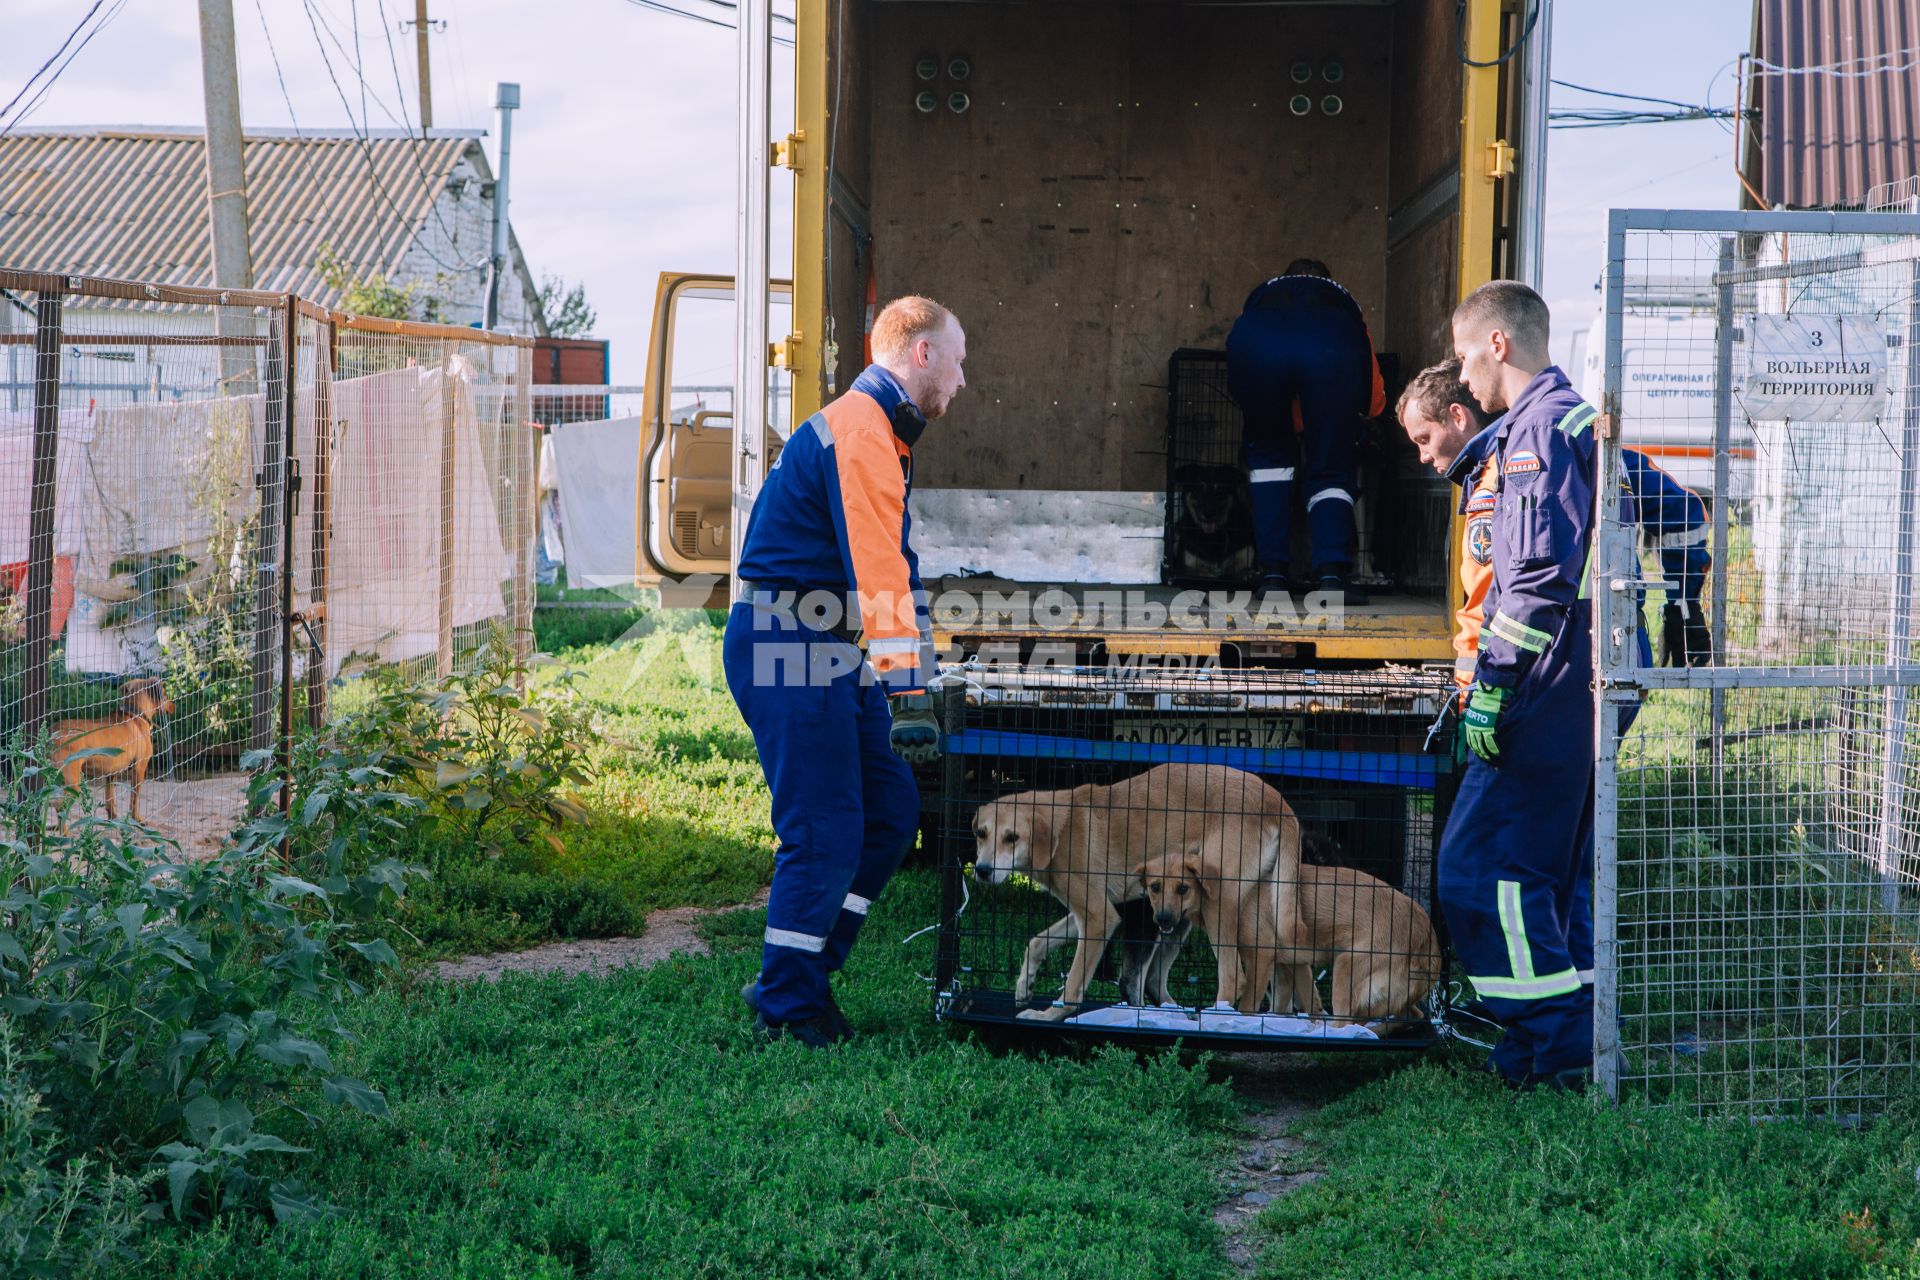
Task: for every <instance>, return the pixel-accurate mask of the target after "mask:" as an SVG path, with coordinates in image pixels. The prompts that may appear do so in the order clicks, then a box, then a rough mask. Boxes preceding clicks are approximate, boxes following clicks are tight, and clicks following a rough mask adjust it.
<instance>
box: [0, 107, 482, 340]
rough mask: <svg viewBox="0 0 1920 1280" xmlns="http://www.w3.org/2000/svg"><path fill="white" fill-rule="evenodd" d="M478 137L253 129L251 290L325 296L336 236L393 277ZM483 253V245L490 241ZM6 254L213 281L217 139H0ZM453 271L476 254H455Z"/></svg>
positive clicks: (110, 134)
mask: <svg viewBox="0 0 1920 1280" xmlns="http://www.w3.org/2000/svg"><path fill="white" fill-rule="evenodd" d="M478 136H479V135H477V134H469V133H461V132H455V131H449V130H434V131H433V132H432V133H431V134H429V135H428V136H427V137H426V138H424V139H422V138H421V137H420V136H419V135H417V134H415V135H413V136H411V137H408V136H405V135H402V134H400V133H399V132H398V131H395V132H392V133H376V134H374V135H372V136H370V137H367V138H366V139H364V140H362V139H360V138H356V137H353V136H352V135H347V134H315V133H311V132H310V133H308V134H306V135H305V136H304V137H296V136H292V135H288V134H282V133H278V132H271V133H268V132H262V133H258V134H249V135H248V136H247V138H246V140H245V144H244V155H245V162H246V173H247V221H248V224H249V228H250V231H251V235H250V237H249V238H250V240H251V242H252V243H251V251H252V258H253V287H254V288H256V289H265V290H271V291H274V292H288V291H290V292H294V293H298V294H300V295H302V296H303V297H306V298H310V299H312V300H313V301H315V302H319V303H321V304H323V305H325V306H335V305H338V302H339V298H338V291H337V290H334V289H331V288H329V287H328V286H327V285H326V283H325V282H324V281H322V280H321V279H320V277H319V273H318V271H317V270H316V268H315V265H314V264H315V259H316V257H317V256H318V250H319V247H320V246H321V245H323V244H327V245H331V246H332V248H333V250H334V252H335V253H336V254H337V255H338V256H339V258H340V260H341V262H342V263H343V264H344V265H345V266H346V267H347V268H348V269H349V271H350V274H353V275H356V276H360V277H365V276H366V275H368V274H370V273H371V272H374V271H379V272H382V273H385V274H388V275H392V274H394V273H395V271H396V269H397V268H398V266H399V263H400V260H401V257H402V256H403V255H404V254H405V253H406V251H407V249H408V248H409V247H410V246H411V245H412V243H413V241H414V239H415V237H416V236H418V235H419V233H420V231H421V229H422V228H423V227H424V226H425V225H426V224H427V222H428V220H429V219H431V218H433V217H435V216H436V215H435V213H434V211H433V203H434V200H435V198H436V197H437V196H438V195H439V193H440V192H442V191H444V190H445V189H446V185H447V179H448V177H449V176H450V175H451V174H452V172H453V170H454V166H455V165H456V164H457V163H458V161H459V160H460V157H461V156H462V154H464V153H465V152H466V150H467V148H469V147H473V148H474V150H475V153H476V161H475V163H476V167H477V168H478V169H479V171H480V172H481V173H482V174H483V175H487V176H490V173H489V170H488V168H487V165H486V160H485V157H484V153H482V152H481V151H480V148H479V147H478V145H477V138H478ZM479 252H480V253H481V254H482V255H483V256H484V254H485V252H486V249H485V247H484V246H483V247H481V249H480V251H479ZM0 263H4V264H5V265H7V266H12V267H19V268H26V269H32V270H44V271H58V272H65V273H74V274H84V275H93V276H108V277H113V278H117V279H122V280H150V281H156V282H159V283H162V284H190V285H211V284H212V283H213V245H212V241H211V238H210V236H209V232H208V221H207V168H206V139H205V136H204V135H203V134H202V133H201V132H200V131H199V130H197V129H111V128H98V129H60V130H56V129H34V130H20V131H17V132H15V133H13V134H11V135H10V136H8V137H5V138H0ZM443 265H445V266H447V267H449V268H451V267H453V266H456V265H460V266H464V265H469V264H453V263H448V264H443Z"/></svg>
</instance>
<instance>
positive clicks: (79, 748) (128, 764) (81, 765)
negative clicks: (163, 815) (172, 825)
mask: <svg viewBox="0 0 1920 1280" xmlns="http://www.w3.org/2000/svg"><path fill="white" fill-rule="evenodd" d="M172 714H173V699H172V698H169V697H168V696H167V691H166V690H165V689H164V688H163V687H161V684H160V681H159V680H157V679H155V678H154V677H152V676H143V677H141V678H140V679H138V680H129V681H127V683H126V684H125V685H124V686H123V687H122V688H121V690H120V714H119V715H117V716H105V717H101V718H98V719H89V720H80V719H74V720H56V721H54V722H53V730H52V732H53V766H54V768H56V769H58V770H59V771H60V776H61V777H62V778H63V779H65V780H66V784H67V785H68V786H69V787H77V786H79V785H80V780H81V778H83V777H86V776H89V775H90V776H92V777H95V778H99V779H101V780H102V782H103V785H104V787H105V790H106V793H107V816H108V817H109V818H117V817H119V816H120V815H119V814H118V813H117V812H116V811H115V810H114V806H113V780H114V779H115V778H125V779H126V780H127V787H128V794H129V798H128V801H127V811H128V814H129V816H130V817H132V818H133V820H134V821H135V822H138V821H140V784H141V783H143V782H145V781H146V780H147V765H148V764H149V763H151V762H152V760H153V721H154V718H155V717H157V716H161V715H172ZM85 751H92V752H95V753H96V754H94V755H82V754H81V752H85Z"/></svg>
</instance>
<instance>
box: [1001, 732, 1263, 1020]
mask: <svg viewBox="0 0 1920 1280" xmlns="http://www.w3.org/2000/svg"><path fill="white" fill-rule="evenodd" d="M973 837H974V873H975V874H976V875H978V876H980V877H981V878H983V879H985V880H986V881H987V882H988V883H989V884H996V885H997V884H1005V883H1006V882H1007V880H1008V879H1010V878H1011V877H1012V876H1013V875H1014V874H1015V873H1021V874H1024V875H1026V876H1028V877H1029V878H1030V879H1032V880H1033V882H1034V883H1035V884H1038V885H1039V886H1040V887H1041V888H1043V889H1045V890H1046V891H1047V892H1048V893H1051V894H1052V895H1053V896H1054V897H1055V898H1057V899H1059V900H1060V904H1061V905H1062V906H1064V907H1065V908H1066V909H1067V914H1066V915H1065V916H1063V917H1061V918H1060V919H1059V920H1056V921H1055V922H1054V923H1053V924H1051V925H1049V926H1048V927H1047V928H1045V929H1043V930H1041V931H1040V933H1038V934H1037V935H1035V937H1034V938H1033V940H1032V941H1031V942H1029V943H1028V944H1027V949H1026V954H1025V956H1024V958H1023V960H1022V962H1021V966H1020V973H1019V977H1018V979H1017V981H1016V982H1015V984H1014V992H1013V996H1014V1002H1015V1003H1016V1004H1018V1005H1025V1004H1026V1003H1027V1002H1028V1001H1029V1000H1030V999H1031V998H1032V996H1033V983H1034V979H1035V977H1036V976H1037V975H1038V973H1039V971H1040V965H1041V963H1042V962H1043V961H1045V959H1046V957H1047V955H1048V954H1049V953H1050V952H1052V951H1053V950H1054V948H1056V947H1059V946H1061V945H1063V944H1064V943H1067V942H1069V941H1071V942H1073V943H1074V944H1075V948H1074V954H1073V963H1072V966H1071V967H1070V968H1069V969H1068V971H1067V978H1066V983H1065V986H1064V987H1063V989H1062V990H1061V992H1060V997H1059V999H1057V1000H1055V1001H1053V1003H1052V1004H1051V1005H1050V1006H1049V1007H1047V1008H1042V1009H1026V1008H1023V1009H1022V1010H1021V1012H1020V1014H1019V1016H1020V1017H1022V1018H1026V1019H1031V1020H1038V1021H1047V1022H1058V1021H1060V1020H1061V1019H1064V1018H1066V1017H1068V1016H1069V1015H1070V1014H1072V1013H1074V1012H1077V1011H1078V1010H1079V1009H1080V1008H1081V1006H1082V1005H1083V1004H1084V1002H1085V999H1086V992H1087V987H1088V985H1089V984H1090V983H1091V982H1092V981H1093V979H1094V975H1095V972H1096V970H1097V968H1098V966H1099V964H1100V962H1101V959H1102V957H1103V955H1104V954H1105V953H1106V950H1107V947H1108V944H1109V943H1110V942H1111V941H1112V939H1113V936H1114V934H1115V932H1116V930H1118V929H1119V927H1120V924H1121V921H1122V915H1123V911H1122V908H1123V907H1124V905H1125V904H1126V903H1127V902H1128V901H1130V900H1133V899H1137V898H1143V897H1145V896H1146V890H1145V886H1144V884H1143V883H1142V881H1141V879H1140V868H1141V867H1143V866H1145V865H1146V864H1147V863H1149V862H1151V861H1153V860H1154V859H1156V858H1160V857H1165V856H1166V855H1168V854H1185V853H1187V852H1188V851H1190V850H1196V849H1197V850H1199V851H1200V852H1199V856H1200V857H1202V858H1203V859H1205V860H1206V863H1207V865H1209V866H1210V867H1213V868H1215V869H1216V870H1217V871H1218V872H1219V877H1218V883H1219V885H1220V889H1219V890H1218V892H1220V893H1221V895H1222V896H1223V897H1224V898H1228V899H1230V900H1231V901H1232V902H1233V910H1234V911H1235V912H1236V913H1237V912H1238V910H1239V903H1238V895H1253V896H1258V897H1260V898H1262V900H1263V901H1267V902H1268V903H1269V906H1268V908H1267V909H1268V910H1269V911H1270V912H1271V913H1272V918H1273V920H1274V921H1275V922H1276V924H1277V925H1278V926H1279V934H1278V937H1279V938H1280V939H1281V940H1282V941H1284V942H1285V943H1286V944H1287V945H1293V943H1294V940H1295V938H1296V936H1297V934H1298V928H1299V926H1298V919H1297V915H1296V911H1295V907H1294V904H1293V888H1292V886H1294V885H1296V884H1297V883H1298V882H1299V879H1300V821H1299V819H1298V818H1296V817H1295V816H1294V813H1293V810H1292V808H1291V807H1289V806H1288V804H1287V802H1286V799H1285V798H1284V797H1282V796H1281V794H1280V793H1279V792H1278V791H1275V790H1274V789H1273V788H1272V787H1270V786H1268V785H1267V784H1266V783H1264V782H1262V781H1261V780H1260V779H1259V778H1257V777H1255V776H1254V775H1252V774H1250V773H1246V772H1244V771H1242V770H1239V769H1229V768H1227V767H1225V766H1224V765H1186V764H1164V765H1157V766H1155V767H1154V768H1151V769H1148V770H1147V771H1145V772H1144V773H1140V774H1136V775H1134V776H1133V777H1131V778H1128V779H1126V780H1124V781H1122V782H1117V783H1114V784H1113V785H1111V786H1100V785H1096V784H1092V783H1088V784H1085V785H1083V786H1078V787H1073V788H1070V789H1067V790H1063V791H1025V792H1021V793H1019V794H1017V795H1010V796H1003V797H1001V798H1000V799H998V800H993V801H990V802H988V803H987V804H984V805H982V806H980V808H979V810H978V811H977V812H976V813H975V814H974V818H973ZM1184 938H1185V935H1184V933H1182V934H1179V935H1178V936H1175V935H1174V934H1173V933H1172V932H1163V933H1162V934H1161V937H1160V940H1159V941H1157V942H1155V943H1154V944H1153V946H1152V949H1151V952H1150V954H1149V955H1148V956H1147V958H1146V959H1145V960H1144V961H1142V960H1141V959H1140V958H1139V956H1138V954H1137V953H1136V954H1135V956H1134V961H1133V967H1132V969H1131V970H1130V971H1129V972H1128V973H1127V974H1126V975H1124V976H1123V984H1122V985H1123V986H1128V987H1129V990H1128V991H1127V999H1128V1002H1129V1003H1133V1004H1139V1003H1143V1000H1142V999H1141V998H1140V997H1141V996H1142V995H1143V994H1144V993H1145V992H1146V991H1147V990H1148V989H1151V994H1153V995H1154V997H1155V998H1156V999H1157V1000H1159V1001H1161V1002H1162V1003H1165V1002H1167V990H1166V978H1167V969H1168V968H1169V967H1170V966H1171V965H1172V963H1173V960H1174V957H1175V956H1177V955H1178V954H1179V951H1180V943H1181V941H1183V940H1184Z"/></svg>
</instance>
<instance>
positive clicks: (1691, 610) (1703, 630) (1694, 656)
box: [1681, 600, 1713, 667]
mask: <svg viewBox="0 0 1920 1280" xmlns="http://www.w3.org/2000/svg"><path fill="white" fill-rule="evenodd" d="M1681 608H1682V609H1684V610H1685V611H1686V615H1687V616H1686V621H1685V622H1684V623H1683V624H1682V627H1681V630H1682V634H1683V635H1684V637H1685V639H1686V646H1687V665H1688V666H1690V667H1704V666H1706V665H1707V664H1708V663H1710V662H1712V661H1713V634H1712V633H1711V632H1709V631H1708V630H1707V615H1706V613H1705V611H1703V610H1702V609H1701V608H1700V602H1699V601H1698V600H1692V601H1689V602H1687V603H1686V604H1684V605H1682V606H1681Z"/></svg>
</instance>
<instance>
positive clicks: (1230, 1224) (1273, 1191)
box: [1213, 1054, 1321, 1276]
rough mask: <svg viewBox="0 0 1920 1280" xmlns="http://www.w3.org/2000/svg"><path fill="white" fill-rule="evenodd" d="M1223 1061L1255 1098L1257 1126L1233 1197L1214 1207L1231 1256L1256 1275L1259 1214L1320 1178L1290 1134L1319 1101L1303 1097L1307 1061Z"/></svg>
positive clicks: (1239, 1162)
mask: <svg viewBox="0 0 1920 1280" xmlns="http://www.w3.org/2000/svg"><path fill="white" fill-rule="evenodd" d="M1220 1065H1221V1066H1222V1067H1224V1068H1225V1069H1226V1070H1228V1071H1230V1072H1231V1073H1232V1074H1233V1085H1234V1089H1235V1090H1236V1091H1237V1092H1239V1093H1240V1094H1241V1095H1242V1096H1244V1097H1246V1098H1248V1099H1250V1100H1252V1101H1253V1102H1254V1104H1255V1109H1254V1111H1253V1112H1251V1113H1250V1114H1249V1115H1248V1116H1247V1124H1248V1126H1249V1127H1250V1128H1251V1129H1252V1130H1253V1136H1252V1137H1250V1138H1249V1139H1248V1140H1247V1141H1246V1142H1245V1143H1244V1144H1243V1145H1242V1146H1241V1148H1240V1150H1239V1151H1238V1152H1237V1153H1236V1154H1235V1157H1234V1164H1233V1168H1232V1171H1231V1172H1230V1173H1229V1175H1228V1177H1227V1182H1226V1187H1225V1190H1226V1192H1227V1199H1226V1200H1225V1201H1224V1202H1222V1203H1221V1204H1220V1205H1219V1206H1218V1207H1217V1208H1216V1209H1214V1211H1213V1220H1214V1222H1216V1223H1217V1224H1219V1227H1220V1230H1221V1231H1222V1232H1223V1233H1225V1236H1226V1241H1225V1250H1226V1255H1227V1261H1228V1262H1230V1263H1231V1264H1233V1267H1234V1269H1235V1270H1237V1271H1238V1272H1239V1273H1240V1274H1241V1275H1247V1276H1250V1275H1252V1274H1253V1271H1254V1264H1255V1261H1256V1258H1257V1254H1258V1248H1259V1244H1260V1239H1259V1236H1258V1234H1257V1233H1256V1232H1255V1231H1254V1229H1253V1225H1254V1219H1256V1218H1258V1217H1259V1216H1260V1211H1261V1210H1262V1209H1264V1208H1266V1206H1268V1205H1269V1204H1272V1203H1273V1202H1274V1201H1275V1200H1278V1199H1280V1198H1281V1197H1282V1196H1285V1195H1287V1194H1288V1193H1289V1192H1291V1191H1294V1190H1296V1189H1297V1188H1300V1187H1304V1186H1306V1185H1307V1184H1308V1183H1310V1182H1312V1181H1314V1180H1315V1179H1317V1178H1319V1177H1320V1176H1321V1175H1320V1171H1319V1170H1317V1169H1310V1168H1304V1167H1302V1165H1301V1159H1300V1156H1301V1152H1302V1150H1303V1149H1304V1144H1303V1143H1302V1142H1301V1141H1300V1139H1298V1138H1290V1137H1287V1136H1285V1131H1286V1130H1288V1129H1290V1128H1292V1127H1293V1126H1294V1125H1295V1124H1296V1123H1297V1122H1298V1121H1299V1120H1300V1119H1301V1118H1302V1117H1304V1116H1306V1115H1308V1114H1309V1113H1310V1112H1312V1111H1313V1110H1314V1108H1315V1106H1316V1105H1317V1104H1315V1103H1312V1102H1307V1101H1305V1100H1303V1099H1302V1098H1301V1097H1300V1096H1299V1095H1300V1090H1299V1088H1298V1085H1297V1083H1296V1080H1297V1076H1298V1073H1299V1072H1300V1071H1301V1070H1302V1068H1303V1066H1304V1065H1307V1064H1303V1063H1302V1062H1301V1061H1300V1060H1299V1059H1298V1058H1296V1057H1292V1056H1289V1055H1284V1054H1229V1055H1223V1056H1222V1057H1221V1059H1220Z"/></svg>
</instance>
